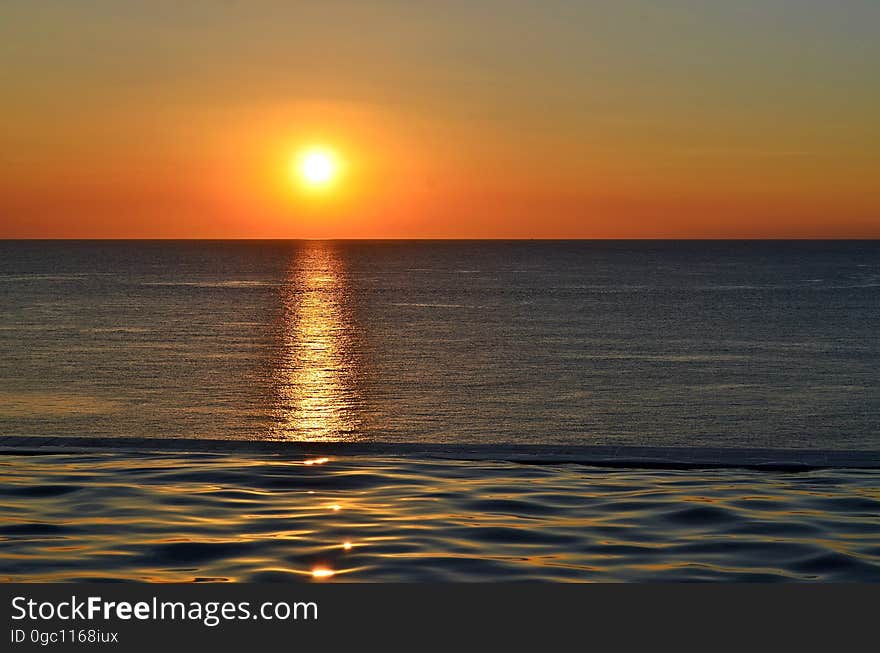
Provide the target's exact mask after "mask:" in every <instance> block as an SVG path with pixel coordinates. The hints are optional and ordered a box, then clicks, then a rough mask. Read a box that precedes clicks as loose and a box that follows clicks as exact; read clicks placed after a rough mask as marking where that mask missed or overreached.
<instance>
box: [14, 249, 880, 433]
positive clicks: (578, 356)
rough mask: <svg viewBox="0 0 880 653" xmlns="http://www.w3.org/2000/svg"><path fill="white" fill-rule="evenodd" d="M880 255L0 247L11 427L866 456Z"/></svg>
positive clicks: (875, 391) (874, 389) (877, 364)
mask: <svg viewBox="0 0 880 653" xmlns="http://www.w3.org/2000/svg"><path fill="white" fill-rule="evenodd" d="M878 332H880V243H809V242H801V243H705V242H694V243H677V244H669V243H632V242H609V243H601V242H598V243H597V242H507V243H497V242H389V243H373V242H340V243H332V242H330V243H328V242H293V243H285V242H155V243H144V242H137V243H131V242H129V243H125V242H122V243H101V242H83V243H64V242H31V243H3V244H0V429H2V431H3V432H5V433H6V434H15V435H53V436H55V435H63V436H77V435H89V436H106V437H132V436H136V437H149V438H235V439H257V440H262V439H272V440H356V441H383V442H447V443H460V442H479V443H490V444H503V443H536V444H559V445H566V444H615V445H651V446H655V445H656V446H668V445H674V446H688V447H692V446H725V447H785V448H791V447H796V448H811V447H818V448H832V449H833V448H851V449H875V450H878V449H880V337H878Z"/></svg>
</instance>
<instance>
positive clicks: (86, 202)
mask: <svg viewBox="0 0 880 653" xmlns="http://www.w3.org/2000/svg"><path fill="white" fill-rule="evenodd" d="M0 51H2V57H0V78H2V85H0V112H2V130H0V237H4V238H22V237H37V238H44V237H46V238H56V237H60V238H141V237H157V238H166V237H172V238H174V237H196V238H223V237H244V238H262V237H267V238H276V237H277V238H321V237H328V238H446V237H451V238H484V237H488V238H493V237H498V238H633V237H635V238H714V237H720V238H727V237H730V238H752V237H772V238H778V237H815V238H821V237H873V238H880V83H878V76H877V64H878V61H880V2H876V0H843V1H840V2H824V1H822V2H820V1H817V0H799V1H796V0H763V1H760V2H759V1H756V0H738V1H737V2H698V1H696V0H692V1H683V0H669V1H668V2H662V3H658V2H653V1H651V0H622V1H618V2H610V1H609V2H598V1H596V2H589V1H583V2H560V1H553V0H545V1H540V2H539V1H537V0H535V1H531V2H525V1H514V0H504V1H502V0H496V1H492V0H484V1H482V2H473V1H471V2H468V1H459V0H449V1H443V2H440V1H439V0H438V1H436V2H403V1H393V0H384V1H382V0H380V1H369V2H367V1H363V0H353V1H346V0H323V1H321V2H302V3H299V2H297V3H292V2H282V1H278V2H268V1H259V0H256V1H249V2H244V1H240V2H239V1H234V0H228V1H224V2H219V1H218V2H186V3H180V2H165V1H154V2H126V3H120V2H115V1H110V0H107V1H98V0H92V1H85V0H82V1H78V2H60V1H58V2H48V1H45V0H26V1H19V0H6V1H5V2H4V3H3V5H2V7H0ZM309 144H323V145H326V146H329V147H332V148H333V149H334V150H335V151H336V152H338V154H339V156H340V158H341V159H342V160H344V161H345V173H344V175H342V176H341V177H340V178H339V179H338V181H337V183H336V184H335V185H334V186H333V188H330V189H328V190H327V191H326V192H322V193H320V194H319V193H309V192H304V190H303V189H302V188H300V187H298V186H297V184H296V183H295V181H294V180H293V179H291V176H290V174H289V170H288V168H289V165H288V162H289V160H290V158H291V157H292V156H293V155H294V153H296V152H297V151H300V150H301V149H302V148H303V147H304V146H306V145H309Z"/></svg>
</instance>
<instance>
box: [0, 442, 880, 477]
mask: <svg viewBox="0 0 880 653" xmlns="http://www.w3.org/2000/svg"><path fill="white" fill-rule="evenodd" d="M101 450H111V451H114V452H118V451H129V452H138V451H141V452H150V453H157V452H158V453H163V452H168V453H245V454H248V453H250V454H261V453H262V454H274V455H293V456H300V455H325V456H406V457H413V458H427V459H430V458H439V459H451V460H463V461H468V460H470V461H499V462H513V463H523V464H531V465H559V464H577V465H588V466H594V467H608V468H642V469H753V470H765V471H791V472H795V471H810V470H817V469H880V451H873V450H821V449H750V448H729V447H728V448H725V447H640V446H599V445H595V446H594V445H552V446H551V445H515V444H466V443H461V444H436V443H414V442H413V443H395V442H305V441H267V440H214V439H185V438H167V439H166V438H135V437H115V438H108V437H41V436H0V453H11V454H50V453H56V452H57V453H72V452H77V451H84V452H88V451H101Z"/></svg>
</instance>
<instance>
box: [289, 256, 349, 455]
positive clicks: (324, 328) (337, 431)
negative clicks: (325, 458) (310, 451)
mask: <svg viewBox="0 0 880 653" xmlns="http://www.w3.org/2000/svg"><path fill="white" fill-rule="evenodd" d="M282 293H283V296H282V302H283V313H282V315H283V317H282V319H283V324H282V327H281V337H282V346H281V360H280V362H279V365H278V366H277V368H276V372H275V374H276V379H275V386H276V388H277V395H278V396H277V410H276V426H275V430H274V433H272V437H273V438H274V439H279V440H296V441H300V442H303V441H305V442H323V441H331V440H332V441H346V440H354V439H356V438H357V429H358V426H359V419H358V417H357V415H356V412H355V411H354V410H353V408H354V407H355V405H356V404H357V403H358V400H359V393H358V390H357V388H356V384H355V383H354V375H355V374H356V373H357V371H358V369H357V368H358V362H357V360H356V359H355V356H354V353H353V349H354V348H353V346H352V342H351V341H352V338H353V330H354V324H353V318H352V316H351V313H350V311H351V309H350V306H349V305H348V303H347V301H346V299H347V297H346V295H347V293H348V287H347V283H346V278H345V270H344V267H343V265H342V262H341V260H340V257H339V254H338V252H336V250H335V249H334V247H333V245H332V244H329V243H322V242H313V243H308V244H307V245H305V246H304V247H303V248H302V249H301V250H299V252H298V254H297V256H296V258H295V259H294V261H293V262H292V264H291V269H290V273H289V275H288V279H287V282H286V284H285V286H284V288H283V289H282Z"/></svg>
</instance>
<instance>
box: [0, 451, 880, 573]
mask: <svg viewBox="0 0 880 653" xmlns="http://www.w3.org/2000/svg"><path fill="white" fill-rule="evenodd" d="M0 473H2V475H3V478H4V482H3V485H2V487H0V579H3V580H24V581H37V580H49V581H72V580H143V581H224V580H229V581H246V580H247V581H288V580H290V581H298V580H321V581H328V580H344V581H360V580H363V581H372V580H380V581H437V580H442V581H508V580H540V581H588V580H602V581H682V580H700V581H703V580H735V581H774V580H804V581H808V580H818V581H851V580H859V581H880V490H878V485H877V473H876V471H872V470H859V469H826V470H814V471H805V472H800V473H782V472H767V471H755V470H744V469H717V470H702V471H701V470H673V469H651V470H647V469H628V470H622V469H614V470H611V469H603V468H596V467H584V466H580V465H572V464H567V465H529V464H521V463H509V462H494V461H491V460H470V461H461V460H437V459H433V460H432V459H427V458H413V457H395V456H391V457H377V456H368V455H358V456H347V457H332V456H327V457H311V458H307V457H298V456H281V455H256V454H253V455H234V456H231V455H221V454H184V453H174V454H155V453H153V454H150V453H139V454H137V455H133V454H130V453H88V452H81V453H77V454H61V455H5V456H0Z"/></svg>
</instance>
